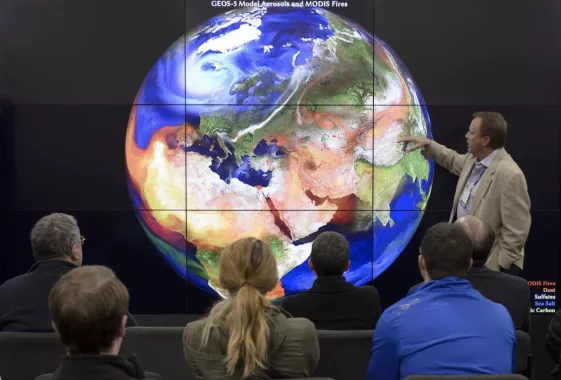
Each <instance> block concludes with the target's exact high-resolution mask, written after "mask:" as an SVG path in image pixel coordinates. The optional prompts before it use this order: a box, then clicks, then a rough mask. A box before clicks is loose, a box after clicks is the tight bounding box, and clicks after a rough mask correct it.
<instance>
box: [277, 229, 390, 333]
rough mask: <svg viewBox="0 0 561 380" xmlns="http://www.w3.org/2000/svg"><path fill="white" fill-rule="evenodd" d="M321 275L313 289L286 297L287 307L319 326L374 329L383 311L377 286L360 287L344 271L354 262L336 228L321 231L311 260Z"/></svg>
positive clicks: (331, 328) (314, 269)
mask: <svg viewBox="0 0 561 380" xmlns="http://www.w3.org/2000/svg"><path fill="white" fill-rule="evenodd" d="M308 264H309V266H310V269H311V270H312V271H313V272H314V273H315V274H316V276H317V278H316V280H315V281H314V284H313V286H312V288H311V289H309V290H307V291H305V292H303V293H301V294H297V295H294V296H289V297H286V299H285V300H284V303H283V305H282V307H283V309H284V310H286V311H287V312H289V313H290V314H291V315H292V316H293V317H301V318H307V319H309V320H311V321H312V322H314V324H315V325H316V329H318V330H373V329H374V327H376V323H377V322H378V318H380V314H381V306H380V296H379V294H378V291H377V290H376V288H374V287H373V286H363V287H357V286H355V285H353V284H351V283H350V282H347V280H346V279H345V276H344V275H343V274H344V273H345V272H346V271H347V270H348V269H349V266H350V264H351V262H350V260H349V242H348V241H347V240H346V239H345V237H344V236H343V235H341V234H338V233H336V232H323V233H321V234H320V235H319V236H318V237H317V238H316V239H315V240H314V242H313V244H312V252H311V255H310V259H309V260H308Z"/></svg>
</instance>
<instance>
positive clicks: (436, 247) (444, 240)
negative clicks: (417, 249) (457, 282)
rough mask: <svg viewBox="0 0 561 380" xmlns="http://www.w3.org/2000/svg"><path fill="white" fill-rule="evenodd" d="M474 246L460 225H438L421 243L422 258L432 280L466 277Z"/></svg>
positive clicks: (430, 230)
mask: <svg viewBox="0 0 561 380" xmlns="http://www.w3.org/2000/svg"><path fill="white" fill-rule="evenodd" d="M472 251H473V245H472V243H471V240H470V239H469V237H468V236H467V234H466V233H465V231H464V229H463V228H462V227H461V226H460V225H458V224H451V223H438V224H435V225H434V226H432V227H431V228H429V230H428V231H427V232H426V234H425V236H424V238H423V241H422V242H421V257H422V259H423V261H424V265H425V270H426V272H427V274H428V276H429V277H430V279H431V280H439V279H442V278H444V277H449V276H455V277H465V276H466V274H467V271H468V270H469V268H470V266H471V262H472V261H471V256H472Z"/></svg>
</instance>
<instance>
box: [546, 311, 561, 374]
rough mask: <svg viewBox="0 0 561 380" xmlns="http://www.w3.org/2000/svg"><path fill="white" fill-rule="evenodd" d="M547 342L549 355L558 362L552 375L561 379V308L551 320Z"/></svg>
mask: <svg viewBox="0 0 561 380" xmlns="http://www.w3.org/2000/svg"><path fill="white" fill-rule="evenodd" d="M545 342H546V347H547V352H548V354H549V357H550V358H551V359H552V360H553V361H554V362H555V363H556V364H557V365H556V366H555V368H554V370H553V372H552V373H551V376H556V378H557V379H561V372H560V371H559V363H560V362H561V309H558V310H557V312H556V313H555V315H554V316H553V318H552V319H551V322H549V328H548V329H547V335H546V339H545Z"/></svg>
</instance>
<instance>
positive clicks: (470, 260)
mask: <svg viewBox="0 0 561 380" xmlns="http://www.w3.org/2000/svg"><path fill="white" fill-rule="evenodd" d="M472 266H473V259H469V268H468V270H470V269H471V267H472Z"/></svg>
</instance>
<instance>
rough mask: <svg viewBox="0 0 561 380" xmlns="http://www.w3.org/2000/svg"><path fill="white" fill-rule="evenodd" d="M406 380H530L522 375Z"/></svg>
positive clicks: (456, 376)
mask: <svg viewBox="0 0 561 380" xmlns="http://www.w3.org/2000/svg"><path fill="white" fill-rule="evenodd" d="M405 380H528V378H527V377H524V376H522V375H514V374H507V375H453V376H452V375H446V376H443V375H415V376H407V377H406V378H405Z"/></svg>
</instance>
